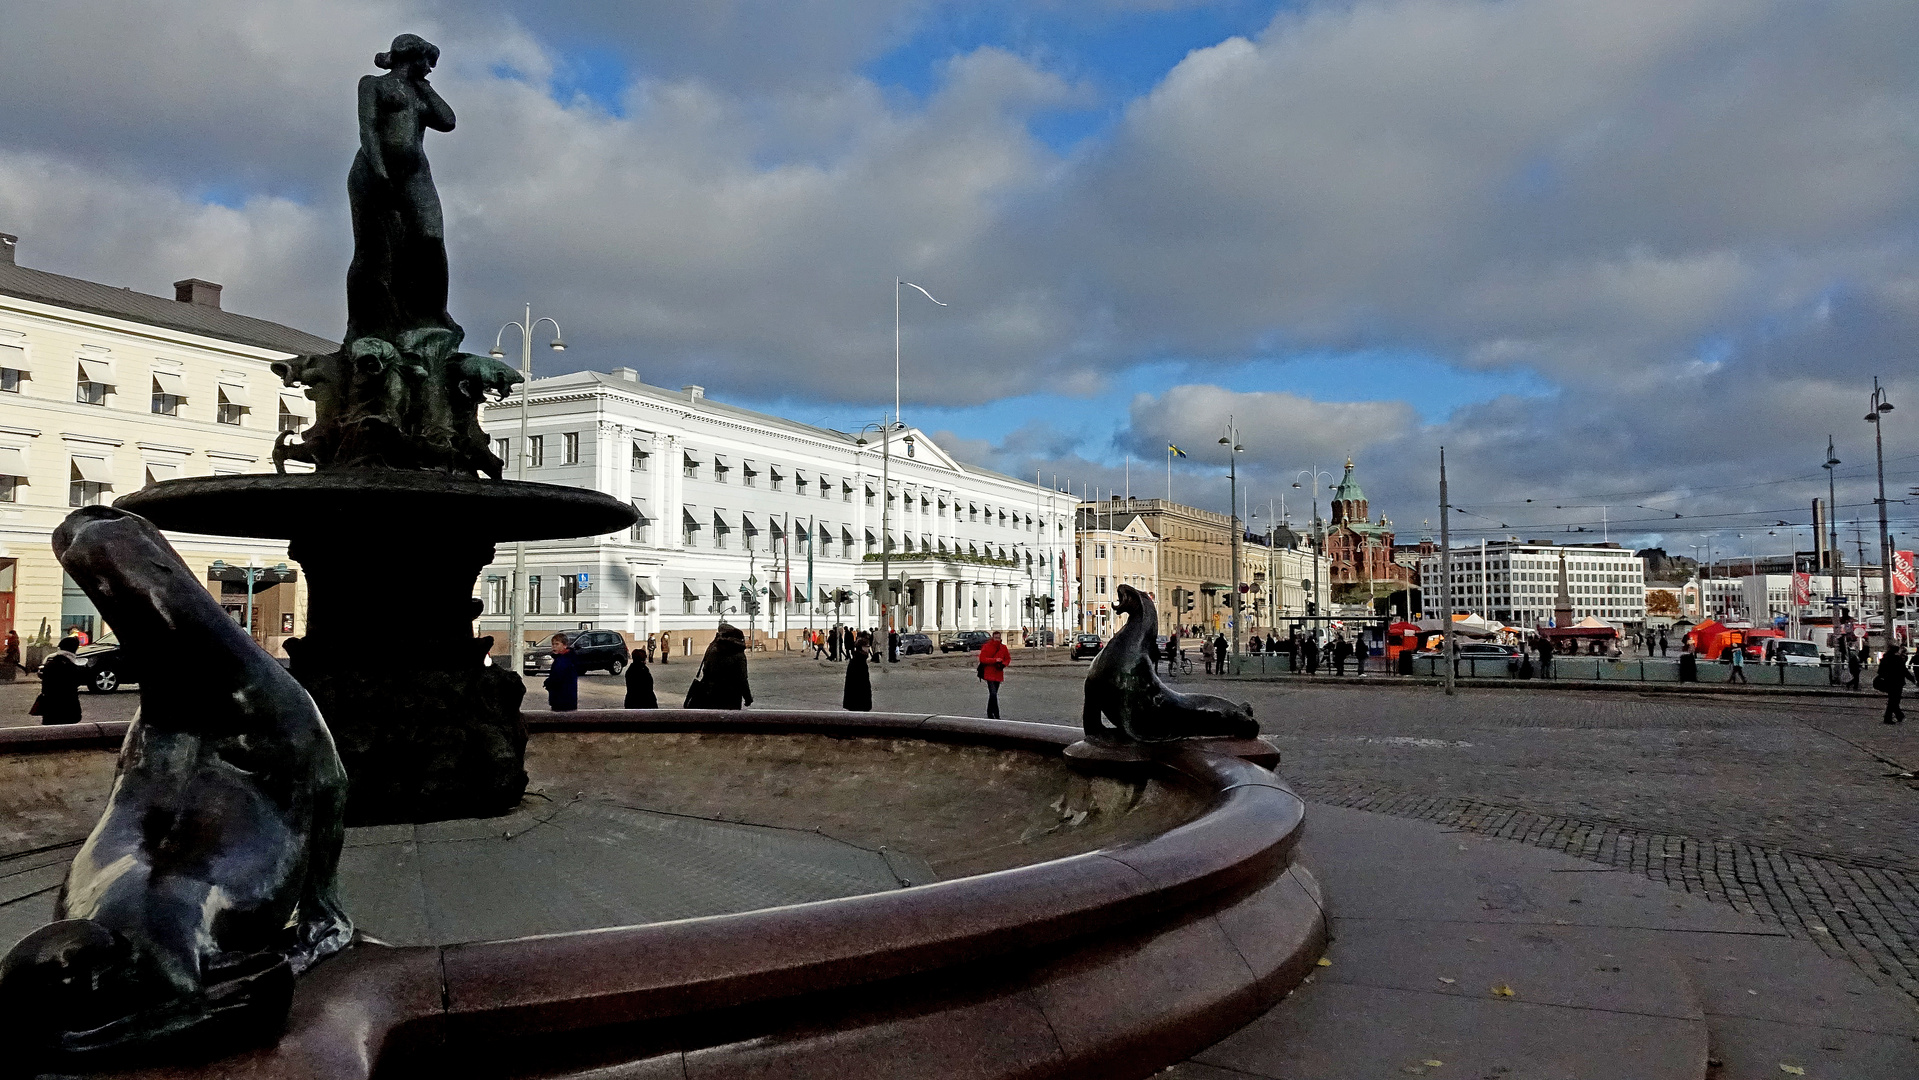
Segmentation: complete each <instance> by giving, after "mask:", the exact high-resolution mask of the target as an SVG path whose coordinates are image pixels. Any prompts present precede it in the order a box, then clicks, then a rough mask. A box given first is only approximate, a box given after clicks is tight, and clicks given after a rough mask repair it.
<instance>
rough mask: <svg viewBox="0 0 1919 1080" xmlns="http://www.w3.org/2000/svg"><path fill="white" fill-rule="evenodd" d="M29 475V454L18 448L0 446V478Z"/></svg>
mask: <svg viewBox="0 0 1919 1080" xmlns="http://www.w3.org/2000/svg"><path fill="white" fill-rule="evenodd" d="M25 475H27V452H26V451H25V450H22V449H20V448H19V447H17V446H0V476H25Z"/></svg>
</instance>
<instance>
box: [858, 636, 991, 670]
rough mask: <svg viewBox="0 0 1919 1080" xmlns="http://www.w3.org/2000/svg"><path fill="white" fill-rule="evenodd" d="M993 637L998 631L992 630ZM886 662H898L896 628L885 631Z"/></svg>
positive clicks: (898, 648)
mask: <svg viewBox="0 0 1919 1080" xmlns="http://www.w3.org/2000/svg"><path fill="white" fill-rule="evenodd" d="M993 637H994V639H995V640H998V638H999V631H997V630H995V631H993ZM886 662H887V663H889V664H897V663H899V662H900V632H899V631H898V630H888V631H887V632H886Z"/></svg>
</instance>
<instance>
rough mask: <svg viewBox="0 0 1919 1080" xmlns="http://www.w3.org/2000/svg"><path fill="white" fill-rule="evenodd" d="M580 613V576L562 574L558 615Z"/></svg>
mask: <svg viewBox="0 0 1919 1080" xmlns="http://www.w3.org/2000/svg"><path fill="white" fill-rule="evenodd" d="M579 613H580V575H578V574H564V575H562V576H561V577H560V614H562V615H578V614H579Z"/></svg>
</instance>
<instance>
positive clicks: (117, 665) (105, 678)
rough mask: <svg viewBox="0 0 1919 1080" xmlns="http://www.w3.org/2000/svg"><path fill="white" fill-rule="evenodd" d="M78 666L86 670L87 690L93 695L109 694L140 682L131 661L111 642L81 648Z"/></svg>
mask: <svg viewBox="0 0 1919 1080" xmlns="http://www.w3.org/2000/svg"><path fill="white" fill-rule="evenodd" d="M80 666H81V667H83V668H86V669H87V689H88V690H89V691H91V692H93V693H95V694H111V693H113V692H114V691H115V690H118V689H120V688H121V687H122V686H125V685H127V684H128V683H137V682H139V681H140V674H139V672H138V670H137V669H135V667H134V665H133V661H132V660H131V659H130V658H129V657H128V656H127V654H126V653H124V652H121V651H120V646H119V645H117V644H114V643H113V642H106V643H103V644H100V645H87V646H83V647H82V648H81V649H80Z"/></svg>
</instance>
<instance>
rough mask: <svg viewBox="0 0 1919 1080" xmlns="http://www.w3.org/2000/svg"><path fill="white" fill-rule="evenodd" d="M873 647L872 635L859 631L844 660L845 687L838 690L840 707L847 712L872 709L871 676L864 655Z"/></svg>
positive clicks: (870, 710)
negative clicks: (849, 653)
mask: <svg viewBox="0 0 1919 1080" xmlns="http://www.w3.org/2000/svg"><path fill="white" fill-rule="evenodd" d="M872 649H873V635H871V634H867V633H861V634H860V636H859V638H858V639H857V640H855V641H854V642H853V648H852V649H851V650H850V652H851V655H850V656H849V657H848V658H847V661H846V688H845V689H844V690H842V691H841V692H840V708H842V709H846V710H848V711H849V712H872V711H873V676H872V674H871V673H870V672H868V671H867V670H866V656H867V654H868V653H869V652H871V651H872Z"/></svg>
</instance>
